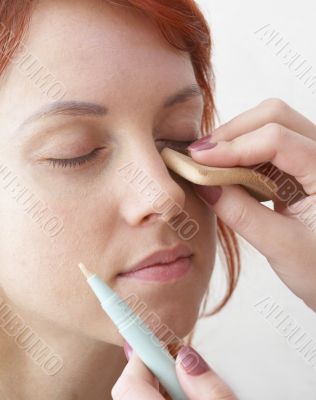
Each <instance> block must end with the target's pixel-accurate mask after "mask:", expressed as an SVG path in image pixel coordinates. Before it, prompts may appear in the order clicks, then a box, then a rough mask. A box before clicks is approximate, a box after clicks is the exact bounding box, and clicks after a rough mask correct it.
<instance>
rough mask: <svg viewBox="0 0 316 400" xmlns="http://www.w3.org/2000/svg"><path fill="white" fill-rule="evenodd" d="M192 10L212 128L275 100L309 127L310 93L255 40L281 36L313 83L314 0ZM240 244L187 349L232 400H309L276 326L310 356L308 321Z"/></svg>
mask: <svg viewBox="0 0 316 400" xmlns="http://www.w3.org/2000/svg"><path fill="white" fill-rule="evenodd" d="M198 3H199V4H200V5H201V8H202V10H203V12H204V14H205V15H206V17H207V20H208V22H209V25H210V27H211V31H212V37H213V41H214V53H213V65H214V70H215V74H216V82H217V87H216V104H217V108H218V111H219V117H220V123H224V122H226V121H228V120H229V119H231V118H232V117H234V116H236V115H237V114H239V113H241V112H243V111H245V110H247V109H249V108H251V107H254V106H255V105H257V104H258V103H259V102H261V101H262V100H264V99H265V98H271V97H278V98H281V99H283V100H284V101H286V102H287V103H288V104H290V105H291V106H292V107H293V108H295V109H296V110H297V111H299V112H301V113H302V114H304V115H305V116H306V117H308V118H309V119H311V120H312V121H313V122H316V91H315V94H313V93H312V90H311V89H308V88H307V87H306V86H305V85H304V83H303V80H300V79H298V78H297V77H296V76H295V73H293V72H292V71H290V70H289V69H288V68H287V67H286V66H285V65H283V62H282V61H283V60H282V57H281V55H279V56H278V55H276V54H275V53H276V52H277V50H278V48H276V47H274V48H273V46H272V45H266V44H265V42H263V41H261V40H259V37H258V35H256V34H255V32H256V31H258V30H259V29H260V28H262V27H263V26H265V25H267V24H270V25H271V26H272V27H274V29H275V30H276V31H278V32H279V33H280V37H281V36H283V38H284V42H283V43H284V44H285V43H286V42H289V45H288V46H289V47H291V48H293V49H294V50H295V51H296V52H297V53H299V54H300V55H301V60H304V59H306V66H307V65H308V66H312V70H311V73H312V72H313V75H316V51H315V50H316V45H315V37H316V24H315V19H316V2H315V0H301V1H299V2H298V1H285V0H278V1H272V0H266V1H264V2H261V1H260V2H259V1H258V0H255V1H251V0H239V1H232V0H230V1H228V0H200V1H198ZM279 48H280V47H279ZM281 54H282V53H281ZM302 70H303V69H302ZM314 89H316V85H315V86H314ZM293 162H295V154H293ZM265 204H267V203H265ZM268 205H269V206H271V204H269V203H268ZM240 241H241V243H242V245H241V246H242V274H241V279H240V282H239V285H238V288H237V290H236V292H235V294H234V296H233V298H232V301H231V302H230V303H229V304H228V306H226V308H225V309H224V310H223V311H222V312H221V313H220V314H219V315H217V316H214V317H209V318H207V319H204V320H201V321H200V322H198V324H197V330H196V334H195V336H194V340H193V345H194V346H195V347H196V348H197V349H198V350H199V351H200V353H201V354H202V355H203V356H204V357H205V358H206V359H207V361H208V362H209V363H210V365H211V366H212V367H213V368H214V369H215V370H216V371H217V372H218V374H220V375H221V376H222V377H223V379H224V380H225V381H226V382H227V383H229V385H230V386H231V387H232V388H233V390H234V392H235V393H236V395H237V396H238V398H239V399H240V400H268V399H269V400H301V399H302V400H315V399H316V358H314V364H315V366H314V367H313V366H312V364H311V363H309V362H308V361H307V360H306V357H304V351H301V352H300V351H298V350H297V349H296V348H295V347H294V346H293V345H290V344H289V342H288V341H287V338H286V333H285V332H284V333H282V332H281V331H279V330H278V329H277V328H276V325H277V323H278V321H280V322H281V321H282V319H283V318H287V321H292V323H293V324H294V325H293V326H297V327H299V328H300V329H301V332H304V333H305V335H306V336H305V337H306V338H308V337H309V338H310V339H311V340H312V342H311V344H312V345H314V347H313V348H314V349H315V351H316V313H315V312H313V311H312V310H311V309H310V308H308V307H307V306H306V305H305V304H304V303H303V302H302V301H301V300H300V299H299V298H297V297H296V296H295V295H294V294H293V293H292V292H291V291H290V290H289V289H288V288H287V287H286V286H285V285H284V284H283V283H282V282H281V281H280V280H279V278H278V277H277V276H276V275H275V273H274V272H273V271H272V269H271V268H270V266H269V264H268V263H267V261H266V259H265V258H264V257H263V256H262V255H261V254H259V253H258V252H257V251H256V250H255V249H254V248H253V247H251V246H250V245H249V244H247V243H246V242H245V241H244V240H242V239H241V238H240ZM315 245H316V243H315ZM289 257H291V254H290V253H289ZM315 268H316V266H315ZM221 270H222V267H221V261H220V258H219V257H217V260H216V270H215V275H214V278H215V280H214V283H213V285H214V287H213V290H212V293H211V295H212V296H217V295H218V293H219V292H220V290H221V288H222V286H223V284H222V282H223V276H221ZM267 297H270V298H271V299H272V301H274V302H275V304H276V305H277V306H278V310H280V312H281V314H280V316H279V317H278V318H279V319H278V320H275V321H274V322H273V321H272V320H271V318H270V319H269V318H264V316H263V315H262V314H260V313H259V312H258V307H256V306H254V305H255V304H257V303H258V302H260V301H262V300H263V299H265V298H267ZM210 304H211V303H210ZM304 341H305V340H304Z"/></svg>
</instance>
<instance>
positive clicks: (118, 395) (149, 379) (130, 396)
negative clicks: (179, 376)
mask: <svg viewBox="0 0 316 400" xmlns="http://www.w3.org/2000/svg"><path fill="white" fill-rule="evenodd" d="M158 390H159V382H158V380H157V378H156V377H154V375H153V374H152V373H151V372H150V371H149V369H148V368H147V367H146V366H145V365H144V364H143V362H142V361H141V359H140V358H139V357H138V356H137V354H136V353H135V351H134V352H133V354H132V355H131V358H130V360H129V362H128V363H127V365H126V367H125V368H124V370H123V372H122V375H121V376H120V378H119V379H118V380H117V382H116V383H115V385H114V386H113V388H112V392H111V394H112V397H113V400H147V399H153V400H163V397H162V396H161V395H160V394H159V392H158Z"/></svg>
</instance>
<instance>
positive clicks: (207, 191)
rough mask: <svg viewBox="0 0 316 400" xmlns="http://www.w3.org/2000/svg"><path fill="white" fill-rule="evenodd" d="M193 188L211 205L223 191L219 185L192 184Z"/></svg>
mask: <svg viewBox="0 0 316 400" xmlns="http://www.w3.org/2000/svg"><path fill="white" fill-rule="evenodd" d="M194 190H195V191H196V193H197V194H198V195H199V196H201V197H202V198H203V199H204V200H205V201H206V202H207V203H208V204H210V205H211V206H214V204H216V203H217V202H218V200H219V198H220V197H221V195H222V193H223V188H222V187H221V186H203V185H194Z"/></svg>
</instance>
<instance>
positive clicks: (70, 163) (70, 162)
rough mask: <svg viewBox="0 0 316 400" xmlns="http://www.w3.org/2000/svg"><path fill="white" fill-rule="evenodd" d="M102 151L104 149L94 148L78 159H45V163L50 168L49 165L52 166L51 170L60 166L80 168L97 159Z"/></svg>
mask: <svg viewBox="0 0 316 400" xmlns="http://www.w3.org/2000/svg"><path fill="white" fill-rule="evenodd" d="M102 149H104V147H99V148H95V149H93V150H92V151H90V153H87V154H84V155H82V156H79V157H74V158H46V159H45V161H48V162H49V166H51V164H52V165H53V168H55V166H56V165H57V166H61V167H63V168H66V167H69V168H76V166H77V165H79V166H80V165H83V164H86V163H88V162H90V161H91V160H93V159H95V158H97V157H98V155H99V153H100V151H101V150H102Z"/></svg>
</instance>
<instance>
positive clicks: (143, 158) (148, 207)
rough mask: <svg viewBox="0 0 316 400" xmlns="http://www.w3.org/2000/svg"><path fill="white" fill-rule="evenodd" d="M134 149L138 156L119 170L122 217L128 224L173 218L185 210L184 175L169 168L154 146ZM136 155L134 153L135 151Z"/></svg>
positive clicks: (140, 223) (141, 223) (142, 223)
mask: <svg viewBox="0 0 316 400" xmlns="http://www.w3.org/2000/svg"><path fill="white" fill-rule="evenodd" d="M146 150H147V151H145V149H143V151H142V150H140V149H139V148H138V149H137V153H136V154H137V157H133V158H132V159H130V160H129V161H127V162H125V163H123V165H122V166H121V167H120V168H119V169H118V173H119V175H120V178H121V181H120V182H121V184H123V185H124V190H120V193H121V199H120V212H121V216H122V217H123V218H124V220H125V221H126V222H127V223H128V224H129V225H130V226H137V225H144V224H151V223H154V222H157V221H158V220H163V221H172V218H174V217H176V216H177V215H179V214H180V213H181V212H183V211H184V206H185V191H184V190H183V188H182V187H181V185H180V183H181V181H183V178H181V177H179V176H177V175H176V174H174V173H173V172H172V171H170V173H169V171H168V169H167V167H166V165H165V164H164V162H163V159H162V158H161V156H160V153H159V152H158V151H157V150H156V149H152V150H151V151H148V148H147V149H146ZM134 154H135V153H134Z"/></svg>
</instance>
